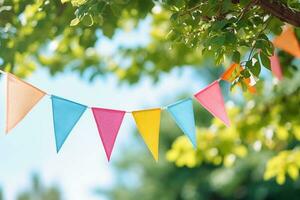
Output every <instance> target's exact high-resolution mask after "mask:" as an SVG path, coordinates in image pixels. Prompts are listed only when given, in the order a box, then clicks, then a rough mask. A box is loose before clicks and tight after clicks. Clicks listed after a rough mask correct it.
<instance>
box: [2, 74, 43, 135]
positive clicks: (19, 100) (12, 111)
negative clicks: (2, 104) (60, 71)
mask: <svg viewBox="0 0 300 200" xmlns="http://www.w3.org/2000/svg"><path fill="white" fill-rule="evenodd" d="M6 92H7V102H6V104H7V105H6V130H5V132H6V133H8V132H9V131H10V130H12V129H13V128H14V127H15V126H16V125H17V124H18V123H19V122H20V121H21V120H22V119H23V118H24V117H25V116H26V115H27V113H28V112H29V111H30V110H31V109H32V108H33V107H34V106H35V105H36V104H37V103H38V102H39V101H40V100H41V99H42V98H43V97H44V96H45V92H43V91H41V90H40V89H38V88H36V87H34V86H32V85H30V84H29V83H26V82H24V81H22V80H20V79H18V78H17V77H15V76H14V75H12V74H9V73H7V91H6Z"/></svg>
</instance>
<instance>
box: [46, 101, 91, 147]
mask: <svg viewBox="0 0 300 200" xmlns="http://www.w3.org/2000/svg"><path fill="white" fill-rule="evenodd" d="M51 99H52V112H53V123H54V133H55V142H56V151H57V152H59V150H60V148H61V147H62V145H63V144H64V142H65V140H66V139H67V137H68V135H69V134H70V132H71V131H72V129H73V127H74V126H75V124H76V123H77V122H78V120H79V119H80V117H81V115H82V114H83V113H84V111H85V110H86V108H87V107H86V106H84V105H81V104H78V103H75V102H73V101H69V100H67V99H63V98H60V97H57V96H53V95H52V96H51Z"/></svg>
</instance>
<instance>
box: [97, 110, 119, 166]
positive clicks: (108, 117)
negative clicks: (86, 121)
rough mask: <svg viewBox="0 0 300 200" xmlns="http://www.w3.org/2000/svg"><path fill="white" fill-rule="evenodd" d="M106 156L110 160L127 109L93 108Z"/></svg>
mask: <svg viewBox="0 0 300 200" xmlns="http://www.w3.org/2000/svg"><path fill="white" fill-rule="evenodd" d="M92 111H93V115H94V118H95V121H96V124H97V128H98V132H99V135H100V138H101V141H102V144H103V146H104V150H105V153H106V157H107V159H108V161H109V160H110V155H111V152H112V150H113V147H114V144H115V140H116V138H117V135H118V132H119V129H120V126H121V124H122V121H123V118H124V115H125V111H120V110H110V109H103V108H92Z"/></svg>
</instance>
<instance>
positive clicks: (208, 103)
mask: <svg viewBox="0 0 300 200" xmlns="http://www.w3.org/2000/svg"><path fill="white" fill-rule="evenodd" d="M195 97H196V99H197V100H198V101H199V102H200V104H201V105H202V106H203V107H204V108H206V109H207V110H208V111H209V112H210V113H211V114H212V115H214V116H215V117H217V118H219V119H220V120H222V121H223V122H224V124H225V125H226V126H230V122H229V118H228V116H227V113H226V110H225V103H224V99H223V95H222V92H221V88H220V85H219V82H218V81H214V82H213V83H212V84H210V85H209V86H207V87H206V88H204V89H203V90H201V91H200V92H198V93H197V94H195Z"/></svg>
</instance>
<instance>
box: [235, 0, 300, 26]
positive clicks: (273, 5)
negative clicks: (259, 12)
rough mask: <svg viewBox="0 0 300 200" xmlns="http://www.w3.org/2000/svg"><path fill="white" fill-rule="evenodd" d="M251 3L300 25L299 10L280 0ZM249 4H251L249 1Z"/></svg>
mask: <svg viewBox="0 0 300 200" xmlns="http://www.w3.org/2000/svg"><path fill="white" fill-rule="evenodd" d="M231 2H232V3H234V4H237V3H239V2H240V0H231ZM252 3H253V4H255V5H258V6H259V7H261V8H262V9H263V10H264V11H266V12H267V13H270V14H271V15H273V16H275V17H277V18H279V19H280V20H281V21H283V22H286V23H289V24H291V25H294V26H297V27H300V12H298V11H295V10H293V9H291V8H289V7H288V6H287V5H285V4H284V3H283V2H281V1H280V0H252ZM249 5H252V4H251V2H250V3H249ZM247 9H249V8H247Z"/></svg>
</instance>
